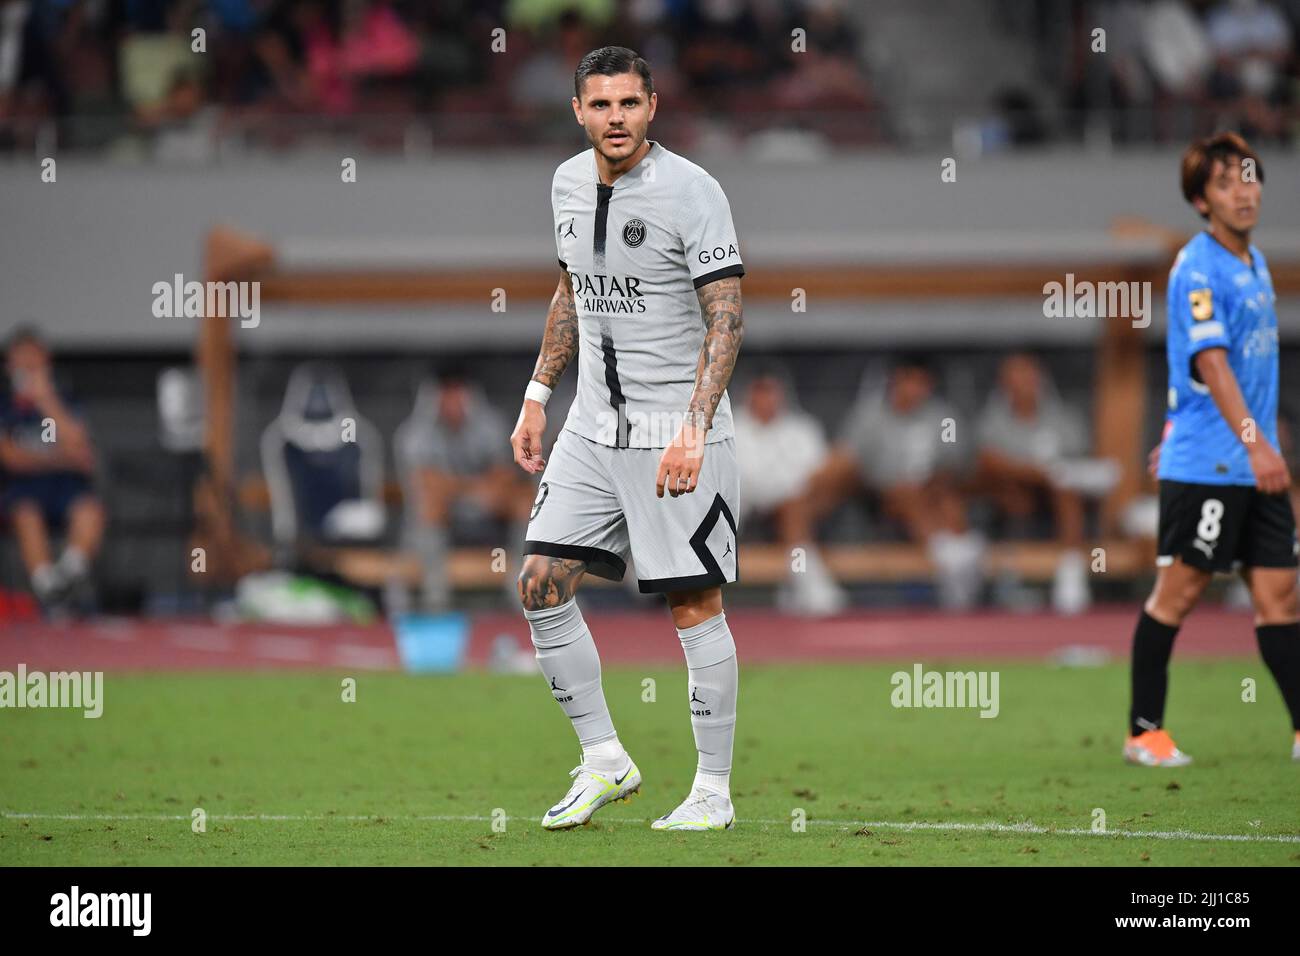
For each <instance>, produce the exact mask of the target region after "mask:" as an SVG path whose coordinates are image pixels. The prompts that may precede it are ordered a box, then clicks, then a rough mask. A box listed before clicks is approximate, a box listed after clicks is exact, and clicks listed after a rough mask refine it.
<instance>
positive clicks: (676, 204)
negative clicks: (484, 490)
mask: <svg viewBox="0 0 1300 956" xmlns="http://www.w3.org/2000/svg"><path fill="white" fill-rule="evenodd" d="M551 207H552V211H553V212H554V218H555V248H556V254H557V255H558V256H559V260H560V266H561V268H563V269H565V270H567V271H568V273H569V277H570V279H571V280H572V282H573V294H574V303H575V305H576V308H577V312H578V325H579V332H580V335H579V339H580V342H579V347H578V390H577V394H576V396H575V398H574V400H573V405H572V406H570V408H569V416H568V418H567V419H566V420H565V422H564V427H565V428H566V429H568V430H569V431H573V432H577V433H578V434H579V435H582V436H583V437H584V438H589V439H591V440H592V441H596V442H600V443H601V444H603V445H611V446H615V447H619V448H662V447H664V446H665V445H667V444H669V443H670V442H671V441H672V440H673V438H675V437H676V435H677V432H678V430H679V429H680V428H681V425H682V417H683V415H684V414H685V413H686V409H687V406H688V405H689V403H690V399H691V393H692V392H693V391H694V390H695V372H696V367H697V365H698V364H699V358H700V347H701V346H702V345H703V343H704V321H703V318H702V317H701V315H700V303H699V300H698V299H697V298H696V293H695V290H696V289H698V288H699V287H700V286H702V285H705V284H706V283H709V282H713V281H715V280H717V279H722V278H725V277H727V276H741V275H744V274H745V269H744V266H743V265H742V264H741V261H740V248H739V244H738V243H737V241H736V228H735V226H734V225H733V224H732V221H731V208H730V206H728V205H727V197H726V196H725V195H724V194H723V192H722V187H721V186H719V185H718V182H717V180H715V179H714V178H713V177H712V176H710V175H709V174H708V173H706V172H705V171H704V170H703V169H701V168H700V167H699V166H696V165H695V164H694V163H692V162H690V161H689V160H686V159H683V158H682V157H680V156H678V155H676V154H675V153H671V152H669V151H668V150H666V149H664V148H663V147H662V146H660V145H659V144H658V143H655V142H653V141H651V146H650V150H649V152H647V153H646V155H645V156H644V157H643V158H642V160H641V162H640V163H638V164H637V165H636V166H634V167H633V168H632V169H630V170H628V171H627V172H626V173H624V174H623V175H622V176H620V177H619V178H618V180H616V181H615V183H614V185H613V186H606V185H604V184H603V183H601V182H600V180H599V177H598V176H597V173H596V158H595V153H594V151H593V150H590V149H588V150H585V151H584V152H581V153H579V154H578V155H577V156H574V157H573V158H572V159H570V160H567V161H566V162H564V163H562V164H561V165H560V167H559V168H558V169H557V170H556V171H555V180H554V182H553V183H552V186H551ZM730 437H732V427H731V401H730V399H729V398H728V397H727V394H726V393H725V392H724V393H723V395H722V400H721V402H719V404H718V408H717V410H716V411H715V413H714V416H713V425H712V427H711V428H710V429H709V434H708V437H707V441H709V442H716V441H722V440H723V439H726V438H730Z"/></svg>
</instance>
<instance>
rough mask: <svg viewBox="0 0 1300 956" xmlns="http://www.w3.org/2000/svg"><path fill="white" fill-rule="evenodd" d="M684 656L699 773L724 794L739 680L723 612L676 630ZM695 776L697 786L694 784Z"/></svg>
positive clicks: (711, 786)
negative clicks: (698, 756) (692, 625)
mask: <svg viewBox="0 0 1300 956" xmlns="http://www.w3.org/2000/svg"><path fill="white" fill-rule="evenodd" d="M677 636H678V637H679V638H680V639H681V642H682V650H683V651H684V652H685V653H686V676H687V691H688V700H689V701H690V710H691V730H692V731H694V733H695V749H696V750H697V751H698V752H699V755H700V759H699V764H698V769H699V771H700V772H702V773H704V774H707V775H709V777H710V778H711V779H712V780H713V782H712V783H709V784H707V786H708V787H709V788H710V789H714V790H718V791H720V792H722V793H724V794H725V793H727V792H728V790H727V789H726V788H727V780H728V777H729V775H730V773H731V752H732V746H733V744H734V742H735V737H736V697H737V694H738V691H739V683H740V676H739V673H738V671H737V667H736V644H735V641H733V640H732V637H731V629H730V628H728V627H727V615H726V613H725V612H723V613H720V614H718V615H717V616H716V617H711V618H709V619H708V620H707V621H704V622H703V623H701V624H696V625H695V626H694V627H688V628H685V629H684V630H683V629H680V628H679V629H678V631H677ZM698 779H699V778H698V777H697V781H698Z"/></svg>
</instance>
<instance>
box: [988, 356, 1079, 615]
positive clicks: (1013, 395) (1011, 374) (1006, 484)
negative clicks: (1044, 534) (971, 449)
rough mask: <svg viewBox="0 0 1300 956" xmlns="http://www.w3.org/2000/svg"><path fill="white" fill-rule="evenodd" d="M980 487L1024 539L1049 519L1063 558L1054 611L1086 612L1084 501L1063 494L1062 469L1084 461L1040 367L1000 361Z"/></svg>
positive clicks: (1071, 420)
mask: <svg viewBox="0 0 1300 956" xmlns="http://www.w3.org/2000/svg"><path fill="white" fill-rule="evenodd" d="M976 440H977V442H978V445H979V457H978V462H977V474H976V483H977V486H978V487H979V488H980V489H981V490H982V491H983V493H984V494H986V495H987V496H988V497H989V498H991V499H992V501H993V502H994V504H995V506H996V507H997V509H998V511H999V513H1000V514H1001V515H1002V516H1003V517H1004V518H1006V519H1007V520H1008V521H1009V522H1010V523H1011V524H1012V525H1013V527H1012V528H1011V529H1009V530H1010V531H1011V532H1012V534H1013V536H1024V535H1025V534H1026V533H1027V532H1028V531H1029V525H1030V523H1031V521H1032V519H1033V518H1034V517H1035V515H1037V514H1039V513H1040V512H1041V511H1042V510H1044V508H1046V510H1048V511H1049V512H1050V514H1051V515H1052V519H1053V523H1054V529H1055V534H1056V538H1057V540H1058V541H1059V542H1060V545H1061V548H1062V552H1061V556H1060V558H1059V560H1058V563H1057V568H1056V578H1055V581H1054V583H1053V587H1052V601H1053V605H1054V606H1055V607H1056V609H1057V610H1058V611H1061V612H1063V613H1077V612H1079V611H1082V610H1084V608H1086V607H1087V606H1088V604H1089V601H1090V597H1089V591H1088V565H1087V562H1086V561H1085V559H1084V555H1083V550H1082V549H1083V526H1084V525H1083V523H1084V510H1083V497H1082V496H1081V495H1080V493H1079V492H1078V490H1076V489H1074V488H1069V487H1064V486H1063V484H1062V478H1063V471H1062V467H1063V465H1064V463H1065V462H1066V460H1067V459H1069V458H1071V457H1077V456H1079V455H1082V454H1084V453H1085V451H1086V448H1085V436H1084V432H1083V427H1082V424H1081V422H1080V421H1079V419H1078V417H1077V416H1075V415H1074V414H1073V413H1072V412H1071V411H1070V410H1069V409H1067V408H1066V407H1065V405H1064V404H1063V403H1062V402H1061V401H1060V399H1059V398H1057V397H1056V396H1055V394H1053V392H1052V389H1051V388H1050V386H1049V384H1048V383H1047V381H1046V380H1045V373H1044V371H1043V369H1042V366H1041V365H1040V364H1039V362H1038V360H1037V359H1035V358H1034V357H1033V356H1031V355H1027V354H1024V353H1018V354H1015V355H1010V356H1008V357H1007V358H1005V359H1003V361H1002V364H1001V366H1000V367H999V369H998V384H997V387H996V389H995V390H994V392H993V394H992V395H991V396H990V397H989V400H988V402H987V403H986V404H985V406H984V410H983V412H982V414H981V415H980V418H979V422H978V423H977V425H976Z"/></svg>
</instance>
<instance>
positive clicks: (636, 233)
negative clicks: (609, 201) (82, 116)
mask: <svg viewBox="0 0 1300 956" xmlns="http://www.w3.org/2000/svg"><path fill="white" fill-rule="evenodd" d="M623 242H625V243H626V244H627V245H628V246H630V247H631V248H633V249H635V248H636V247H637V246H639V245H641V243H643V242H645V223H644V222H642V221H641V220H640V219H629V220H628V221H627V225H625V226H624V227H623Z"/></svg>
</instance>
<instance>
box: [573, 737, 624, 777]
mask: <svg viewBox="0 0 1300 956" xmlns="http://www.w3.org/2000/svg"><path fill="white" fill-rule="evenodd" d="M627 761H628V756H627V751H626V750H624V749H623V745H622V744H621V743H619V740H618V738H617V737H615V738H613V739H612V740H602V741H601V742H600V743H598V744H592V745H591V746H589V747H583V748H582V762H583V763H584V764H586V765H587V766H588V767H591V768H592V769H593V770H622V769H623V768H624V767H626V766H627Z"/></svg>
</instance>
